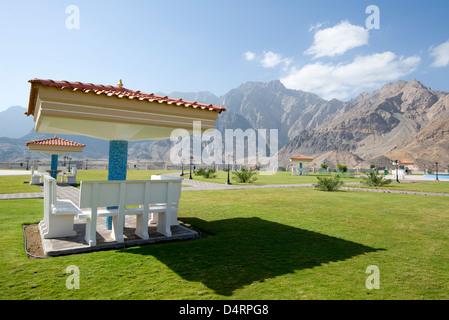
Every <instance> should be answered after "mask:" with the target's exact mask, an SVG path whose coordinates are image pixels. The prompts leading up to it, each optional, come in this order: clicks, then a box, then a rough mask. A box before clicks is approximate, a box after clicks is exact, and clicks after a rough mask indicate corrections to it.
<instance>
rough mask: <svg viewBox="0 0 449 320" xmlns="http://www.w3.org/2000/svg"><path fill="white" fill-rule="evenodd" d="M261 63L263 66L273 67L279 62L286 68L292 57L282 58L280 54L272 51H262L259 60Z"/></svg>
mask: <svg viewBox="0 0 449 320" xmlns="http://www.w3.org/2000/svg"><path fill="white" fill-rule="evenodd" d="M260 62H261V63H262V66H263V67H264V68H273V67H276V66H277V65H279V64H281V63H282V64H283V68H284V69H285V68H287V67H288V66H289V65H290V63H291V62H292V59H290V58H282V55H280V54H278V53H274V52H271V51H268V52H265V51H264V53H263V58H262V60H261V61H260Z"/></svg>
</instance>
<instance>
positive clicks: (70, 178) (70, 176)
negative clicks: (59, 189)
mask: <svg viewBox="0 0 449 320" xmlns="http://www.w3.org/2000/svg"><path fill="white" fill-rule="evenodd" d="M76 171H77V169H76V167H72V171H71V172H66V173H65V174H64V177H66V178H67V183H68V184H76Z"/></svg>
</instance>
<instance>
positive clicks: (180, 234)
mask: <svg viewBox="0 0 449 320" xmlns="http://www.w3.org/2000/svg"><path fill="white" fill-rule="evenodd" d="M105 220H106V218H104V217H103V218H98V222H97V237H96V238H97V245H95V246H92V247H89V246H88V245H87V244H86V242H85V241H84V233H85V230H86V228H85V222H84V221H75V224H74V230H75V231H76V236H74V237H65V238H56V239H43V238H42V232H40V230H39V232H40V234H41V239H42V247H43V250H44V253H45V254H46V255H48V256H53V257H54V256H61V255H68V254H78V253H85V252H92V251H100V250H108V249H118V248H124V247H131V246H141V245H145V244H151V243H158V242H167V241H173V240H190V239H196V238H199V237H200V235H199V233H198V232H196V231H194V230H192V229H189V228H187V227H185V226H183V225H182V224H180V225H177V226H171V232H172V236H171V237H166V236H164V235H162V234H160V233H159V232H157V230H156V225H152V224H149V226H148V235H149V239H148V240H143V239H141V238H139V237H138V236H136V235H135V234H134V232H135V226H136V218H135V216H126V220H125V228H124V232H123V237H124V240H125V241H124V242H122V243H117V242H116V241H115V240H113V239H112V237H111V233H112V231H111V230H107V229H106V221H105Z"/></svg>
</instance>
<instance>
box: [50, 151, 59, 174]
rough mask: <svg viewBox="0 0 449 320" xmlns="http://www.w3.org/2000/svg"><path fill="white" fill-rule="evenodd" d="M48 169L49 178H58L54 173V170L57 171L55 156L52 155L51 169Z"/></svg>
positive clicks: (56, 158)
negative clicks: (49, 171) (49, 172)
mask: <svg viewBox="0 0 449 320" xmlns="http://www.w3.org/2000/svg"><path fill="white" fill-rule="evenodd" d="M50 169H51V170H52V171H51V174H50V175H51V177H52V178H55V179H56V177H57V176H58V173H57V172H56V170H58V155H57V154H52V155H51V167H50Z"/></svg>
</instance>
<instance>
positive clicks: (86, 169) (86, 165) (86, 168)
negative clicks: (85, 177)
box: [86, 159, 87, 170]
mask: <svg viewBox="0 0 449 320" xmlns="http://www.w3.org/2000/svg"><path fill="white" fill-rule="evenodd" d="M86 170H87V159H86Z"/></svg>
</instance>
